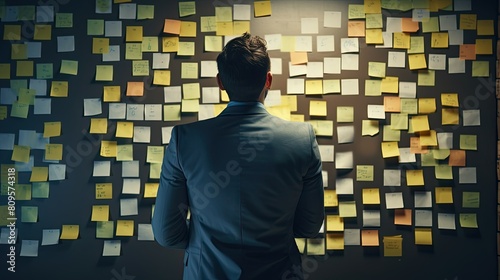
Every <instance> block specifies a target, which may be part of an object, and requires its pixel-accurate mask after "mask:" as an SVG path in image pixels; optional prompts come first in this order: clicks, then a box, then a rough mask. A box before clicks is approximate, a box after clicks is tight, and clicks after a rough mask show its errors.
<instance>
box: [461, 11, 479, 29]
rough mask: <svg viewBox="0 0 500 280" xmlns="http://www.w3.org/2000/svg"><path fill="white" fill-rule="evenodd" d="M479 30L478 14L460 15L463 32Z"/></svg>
mask: <svg viewBox="0 0 500 280" xmlns="http://www.w3.org/2000/svg"><path fill="white" fill-rule="evenodd" d="M476 28H477V15H476V14H461V15H460V29H462V30H476Z"/></svg>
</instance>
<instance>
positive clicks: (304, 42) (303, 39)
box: [295, 36, 313, 52]
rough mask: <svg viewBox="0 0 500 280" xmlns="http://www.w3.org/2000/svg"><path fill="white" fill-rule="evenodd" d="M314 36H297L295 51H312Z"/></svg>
mask: <svg viewBox="0 0 500 280" xmlns="http://www.w3.org/2000/svg"><path fill="white" fill-rule="evenodd" d="M312 45H313V44H312V36H295V51H297V52H312V50H313V47H312Z"/></svg>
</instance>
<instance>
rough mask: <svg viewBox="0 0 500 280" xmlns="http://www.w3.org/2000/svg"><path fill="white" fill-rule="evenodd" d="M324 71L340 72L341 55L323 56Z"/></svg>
mask: <svg viewBox="0 0 500 280" xmlns="http://www.w3.org/2000/svg"><path fill="white" fill-rule="evenodd" d="M323 72H324V73H325V74H340V73H341V58H340V57H325V58H323Z"/></svg>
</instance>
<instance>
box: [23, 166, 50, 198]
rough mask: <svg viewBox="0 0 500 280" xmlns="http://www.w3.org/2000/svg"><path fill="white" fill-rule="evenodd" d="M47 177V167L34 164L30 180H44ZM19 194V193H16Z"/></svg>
mask: <svg viewBox="0 0 500 280" xmlns="http://www.w3.org/2000/svg"><path fill="white" fill-rule="evenodd" d="M48 178H49V168H48V167H46V166H34V167H33V168H32V170H31V177H30V182H46V181H47V179H48ZM17 195H19V194H17Z"/></svg>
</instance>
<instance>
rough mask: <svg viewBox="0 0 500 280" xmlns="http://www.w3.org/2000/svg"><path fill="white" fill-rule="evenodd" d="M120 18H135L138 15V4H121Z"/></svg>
mask: <svg viewBox="0 0 500 280" xmlns="http://www.w3.org/2000/svg"><path fill="white" fill-rule="evenodd" d="M119 7H120V8H119V14H118V18H119V19H135V18H136V15H137V4H135V3H134V4H128V3H127V4H120V6H119Z"/></svg>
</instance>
